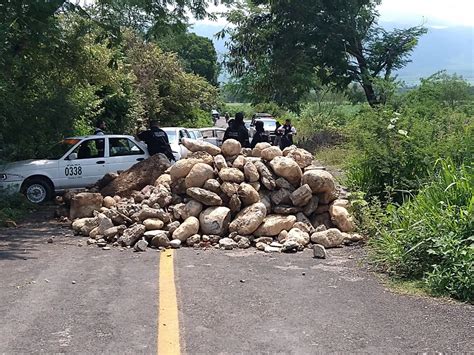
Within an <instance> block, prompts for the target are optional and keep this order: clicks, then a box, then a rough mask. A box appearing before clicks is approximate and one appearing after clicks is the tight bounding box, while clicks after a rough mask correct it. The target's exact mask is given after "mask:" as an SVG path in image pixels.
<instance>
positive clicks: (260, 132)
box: [250, 121, 268, 148]
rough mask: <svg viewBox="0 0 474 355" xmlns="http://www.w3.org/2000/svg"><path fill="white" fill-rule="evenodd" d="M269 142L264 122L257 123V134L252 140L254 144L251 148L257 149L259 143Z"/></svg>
mask: <svg viewBox="0 0 474 355" xmlns="http://www.w3.org/2000/svg"><path fill="white" fill-rule="evenodd" d="M263 142H268V135H267V134H265V129H264V127H263V122H262V121H255V134H254V135H253V138H252V143H251V144H250V148H255V146H256V145H257V143H263Z"/></svg>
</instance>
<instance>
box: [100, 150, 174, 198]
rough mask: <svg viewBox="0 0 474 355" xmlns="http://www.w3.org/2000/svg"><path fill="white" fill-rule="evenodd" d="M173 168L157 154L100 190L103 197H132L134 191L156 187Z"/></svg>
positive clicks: (123, 173)
mask: <svg viewBox="0 0 474 355" xmlns="http://www.w3.org/2000/svg"><path fill="white" fill-rule="evenodd" d="M170 166H171V163H170V161H169V160H168V158H167V157H166V156H165V155H164V154H155V155H153V156H151V157H149V158H148V159H145V160H143V161H141V162H138V163H137V164H135V165H133V166H132V167H131V168H130V169H128V170H126V171H124V172H122V173H121V174H120V175H119V176H118V177H117V178H115V179H114V180H112V181H111V182H110V183H109V184H108V185H107V186H105V187H104V188H102V189H101V190H100V193H101V194H102V195H103V196H116V195H118V196H120V197H130V196H131V195H132V192H133V191H140V190H141V189H142V188H143V187H145V186H147V185H154V184H155V182H156V179H158V177H159V176H160V175H161V174H163V173H164V172H165V171H166V170H167V169H168V168H169V167H170Z"/></svg>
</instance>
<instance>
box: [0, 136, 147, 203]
mask: <svg viewBox="0 0 474 355" xmlns="http://www.w3.org/2000/svg"><path fill="white" fill-rule="evenodd" d="M148 157H149V155H148V151H147V148H146V146H145V144H144V143H143V142H139V141H137V140H135V138H134V137H132V136H126V135H101V136H99V135H94V136H82V137H71V138H67V139H64V140H63V141H61V142H59V143H58V144H56V145H55V146H53V147H52V148H51V150H50V152H49V154H48V155H47V156H46V157H45V158H44V159H38V160H23V161H18V162H13V163H7V164H6V165H3V166H0V193H3V192H6V193H15V192H22V193H23V194H25V195H26V197H27V198H28V200H30V201H31V202H34V203H41V202H44V201H47V200H49V199H51V197H52V196H53V194H54V193H55V192H61V191H63V190H66V189H75V188H84V187H87V186H90V185H93V184H94V183H96V182H97V181H98V180H99V179H100V178H102V177H103V176H104V175H105V174H106V173H109V172H116V171H119V170H126V169H128V168H130V167H131V166H132V165H134V164H136V163H137V162H139V161H141V160H144V159H146V158H148Z"/></svg>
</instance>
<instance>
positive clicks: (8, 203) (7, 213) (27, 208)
mask: <svg viewBox="0 0 474 355" xmlns="http://www.w3.org/2000/svg"><path fill="white" fill-rule="evenodd" d="M0 201H1V203H0V227H4V226H5V222H6V221H8V220H13V221H16V220H18V219H19V218H22V217H24V216H26V215H27V214H28V213H29V212H31V211H34V210H35V209H37V206H36V205H34V204H32V203H31V202H29V201H28V200H27V199H26V197H25V196H24V195H21V194H14V195H4V194H0Z"/></svg>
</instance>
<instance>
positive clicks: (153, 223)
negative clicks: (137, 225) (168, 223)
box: [143, 218, 165, 231]
mask: <svg viewBox="0 0 474 355" xmlns="http://www.w3.org/2000/svg"><path fill="white" fill-rule="evenodd" d="M143 225H144V226H145V228H146V230H147V231H152V230H157V229H161V228H163V226H164V225H165V224H164V222H163V221H162V220H161V219H158V218H148V219H145V220H144V221H143Z"/></svg>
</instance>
